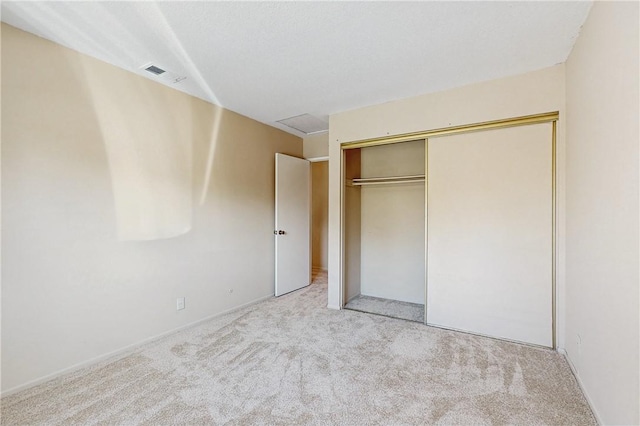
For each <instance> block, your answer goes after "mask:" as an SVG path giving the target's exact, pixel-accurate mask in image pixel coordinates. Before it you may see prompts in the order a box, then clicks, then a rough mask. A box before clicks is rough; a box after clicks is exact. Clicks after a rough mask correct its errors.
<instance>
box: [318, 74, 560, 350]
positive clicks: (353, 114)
mask: <svg viewBox="0 0 640 426" xmlns="http://www.w3.org/2000/svg"><path fill="white" fill-rule="evenodd" d="M564 81H565V80H564V66H563V65H558V66H554V67H551V68H546V69H543V70H540V71H535V72H531V73H527V74H523V75H518V76H514V77H509V78H504V79H500V80H493V81H488V82H484V83H478V84H474V85H470V86H465V87H461V88H457V89H453V90H448V91H444V92H439V93H433V94H428V95H423V96H417V97H414V98H409V99H404V100H399V101H395V102H388V103H385V104H381V105H375V106H370V107H366V108H361V109H358V110H353V111H346V112H343V113H339V114H335V115H332V116H331V117H330V134H329V141H330V142H329V155H330V161H329V297H328V306H329V307H330V308H333V309H339V307H340V294H339V290H340V276H341V268H342V254H341V245H340V227H341V222H340V221H341V217H340V200H341V194H340V190H341V182H340V143H342V142H348V141H354V140H361V139H366V138H373V137H382V136H387V135H395V134H402V133H409V132H416V131H422V130H429V129H437V128H442V127H449V126H455V125H461V124H469V123H477V122H483V121H489V120H496V119H501V118H510V117H517V116H523V115H530V114H538V113H543V112H550V111H560V122H559V123H558V153H557V155H558V163H559V167H558V208H559V218H558V237H559V241H558V248H559V253H560V255H559V263H558V276H557V277H558V301H559V303H561V300H562V296H563V291H564V287H563V283H564V281H563V278H564V269H563V265H564V263H563V260H564V259H563V256H562V253H563V247H564V246H563V235H564V227H563V223H564V222H563V218H564V216H563V212H564V168H563V164H564V123H563V120H564V93H565V87H564ZM559 314H560V315H559V316H558V323H559V327H558V329H559V330H561V329H562V328H563V326H562V324H563V322H562V321H563V318H562V313H559ZM559 344H560V346H562V345H563V340H562V335H561V334H560V335H559Z"/></svg>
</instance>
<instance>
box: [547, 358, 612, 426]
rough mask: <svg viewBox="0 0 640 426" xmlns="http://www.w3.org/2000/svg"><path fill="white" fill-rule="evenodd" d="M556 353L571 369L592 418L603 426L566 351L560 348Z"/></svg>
mask: <svg viewBox="0 0 640 426" xmlns="http://www.w3.org/2000/svg"><path fill="white" fill-rule="evenodd" d="M558 353H559V354H560V355H562V356H563V357H564V359H565V360H566V361H567V364H569V368H570V369H571V372H572V373H573V376H574V377H575V378H576V382H578V386H579V387H580V390H581V391H582V394H583V395H584V398H585V399H586V400H587V404H589V408H591V412H592V413H593V416H594V417H595V418H596V421H597V422H598V424H599V425H602V424H604V423H603V422H602V419H601V418H600V415H599V414H598V410H596V407H595V406H594V405H593V401H592V400H591V398H590V397H589V393H588V392H587V390H586V389H585V387H584V385H583V384H582V380H580V375H579V374H578V369H577V368H576V367H575V365H573V362H572V361H571V358H569V354H568V353H567V351H565V350H564V349H562V348H558Z"/></svg>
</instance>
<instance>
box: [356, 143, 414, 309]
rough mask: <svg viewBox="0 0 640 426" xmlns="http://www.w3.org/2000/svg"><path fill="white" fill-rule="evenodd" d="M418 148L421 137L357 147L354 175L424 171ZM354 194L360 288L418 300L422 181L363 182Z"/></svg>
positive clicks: (364, 291)
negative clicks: (356, 197)
mask: <svg viewBox="0 0 640 426" xmlns="http://www.w3.org/2000/svg"><path fill="white" fill-rule="evenodd" d="M424 154H425V143H424V140H419V141H411V142H404V143H398V144H393V145H382V146H372V147H368V148H362V149H361V152H360V155H361V174H360V176H359V177H362V178H369V177H384V176H408V175H421V174H424V169H425V156H424ZM360 196H361V207H360V209H361V219H360V223H361V225H360V245H361V247H360V251H361V254H360V258H361V260H360V262H361V263H360V277H361V287H360V293H361V294H363V295H365V296H373V297H381V298H385V299H394V300H400V301H403V302H409V303H419V304H424V280H425V255H424V254H425V252H424V249H425V244H424V237H425V234H424V224H425V220H424V196H425V185H424V183H423V182H413V183H404V184H400V185H368V186H367V185H365V186H361V187H360ZM350 260H351V259H350V258H347V259H346V261H350Z"/></svg>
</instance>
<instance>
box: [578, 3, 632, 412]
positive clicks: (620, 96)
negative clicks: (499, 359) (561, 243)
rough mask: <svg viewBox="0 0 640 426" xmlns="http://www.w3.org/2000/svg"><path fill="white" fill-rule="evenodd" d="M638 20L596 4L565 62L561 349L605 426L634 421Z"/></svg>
mask: <svg viewBox="0 0 640 426" xmlns="http://www.w3.org/2000/svg"><path fill="white" fill-rule="evenodd" d="M638 12H639V11H638V3H637V2H629V3H623V2H595V3H594V5H593V7H592V9H591V12H590V14H589V17H588V19H587V21H586V22H585V25H584V26H583V28H582V31H581V34H580V37H579V38H578V41H577V43H576V45H575V47H574V49H573V51H572V52H571V55H570V56H569V59H568V61H567V63H566V73H567V120H566V121H567V127H566V128H567V297H566V324H567V336H566V350H567V353H568V357H569V359H570V360H571V363H572V364H573V366H574V368H575V370H576V371H577V377H578V379H579V380H580V382H581V383H582V386H583V388H584V390H585V393H586V394H587V397H588V398H589V400H590V401H591V403H592V406H593V408H594V409H595V411H596V413H597V415H598V417H599V419H600V420H601V422H602V423H604V424H638V423H640V414H639V410H640V407H639V404H640V402H639V401H640V394H639V389H638V387H639V386H640V383H639V376H640V371H639V369H638V363H639V362H640V361H639V360H640V351H639V350H638V345H639V340H638V339H639V334H640V328H639V326H638V321H639V316H640V312H639V310H638V297H639V294H638V286H639V284H638V282H639V276H638V267H639V265H638V256H639V251H638V231H639V230H638V217H639V215H640V213H639V211H638V190H639V187H638V172H639V170H638V146H639V143H640V142H639V136H638V117H640V111H639V107H638V105H639V103H640V99H639V96H638V90H639V88H638V74H639V71H640V64H639V60H638V52H639V50H640V46H639V43H638V40H639V37H640V34H639V31H638ZM578 342H580V343H578Z"/></svg>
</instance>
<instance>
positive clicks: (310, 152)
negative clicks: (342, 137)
mask: <svg viewBox="0 0 640 426" xmlns="http://www.w3.org/2000/svg"><path fill="white" fill-rule="evenodd" d="M302 144H303V147H304V148H303V155H304V158H311V159H313V158H322V157H328V156H329V132H325V133H318V134H315V135H309V136H305V137H304V138H303V139H302Z"/></svg>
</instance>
